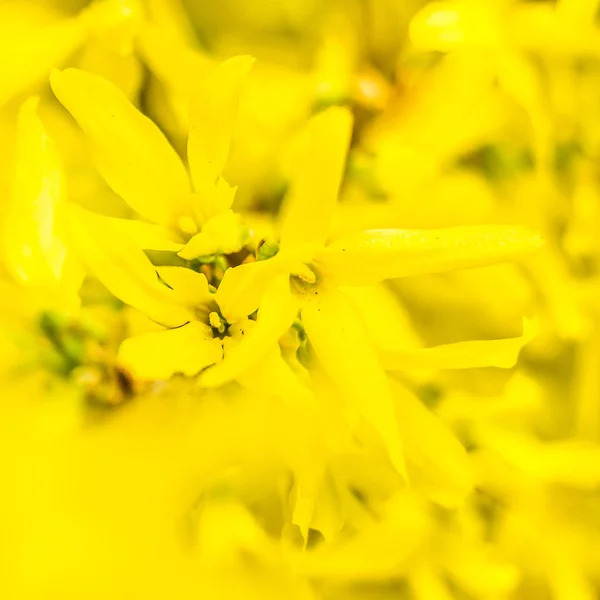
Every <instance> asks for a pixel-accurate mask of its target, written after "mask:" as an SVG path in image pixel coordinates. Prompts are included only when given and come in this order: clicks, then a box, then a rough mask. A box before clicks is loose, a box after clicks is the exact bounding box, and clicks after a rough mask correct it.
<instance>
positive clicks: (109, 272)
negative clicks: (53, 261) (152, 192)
mask: <svg viewBox="0 0 600 600" xmlns="http://www.w3.org/2000/svg"><path fill="white" fill-rule="evenodd" d="M68 217H69V234H70V238H71V240H72V242H73V246H74V249H75V250H76V251H77V252H78V253H79V256H80V257H81V259H82V261H83V262H84V263H85V264H86V266H87V267H88V268H89V269H90V271H91V272H92V273H93V274H94V275H95V276H96V277H97V278H98V279H99V280H100V281H101V282H102V283H103V284H104V285H105V286H106V287H107V288H108V290H109V291H110V292H111V293H112V294H114V295H115V296H116V297H117V298H119V299H120V300H122V301H123V302H125V303H126V304H129V305H131V306H133V307H135V308H139V309H140V310H141V311H143V312H145V313H146V314H147V315H148V316H149V317H150V318H152V319H153V320H156V321H157V322H159V323H162V324H163V325H171V326H179V325H182V324H183V323H186V322H188V321H190V320H192V319H193V314H192V313H191V312H190V311H189V310H187V309H185V308H183V307H181V306H178V304H177V298H176V297H175V295H174V294H173V292H172V290H170V289H169V288H168V287H167V286H165V285H163V284H162V283H160V281H159V279H158V276H157V273H156V270H155V268H154V266H153V265H152V263H151V262H150V261H149V260H148V258H147V257H146V255H145V254H144V253H143V252H142V250H140V248H139V247H138V246H136V245H135V244H134V243H133V242H132V241H131V240H130V239H129V238H128V237H127V236H124V235H122V231H121V230H120V229H119V227H118V226H117V227H115V226H114V223H113V219H111V218H110V217H102V216H100V215H95V214H93V213H90V212H88V211H85V210H83V209H82V208H79V207H77V206H71V207H70V210H69V214H68Z"/></svg>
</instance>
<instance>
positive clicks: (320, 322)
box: [302, 289, 406, 474]
mask: <svg viewBox="0 0 600 600" xmlns="http://www.w3.org/2000/svg"><path fill="white" fill-rule="evenodd" d="M302 323H303V325H304V328H305V329H306V333H307V334H308V337H309V339H310V342H311V344H312V345H313V347H314V349H315V352H316V354H317V357H318V358H319V360H320V361H321V363H322V364H323V367H324V369H325V371H326V372H327V373H328V374H329V376H330V377H331V379H332V380H333V381H334V383H335V384H336V385H337V386H338V387H339V388H340V389H341V390H342V392H343V394H344V395H345V396H346V397H347V398H348V399H349V400H350V401H351V402H352V403H353V404H354V405H355V406H356V407H357V408H358V410H359V411H360V412H361V413H362V415H363V416H364V417H365V418H366V419H367V421H369V423H370V424H371V425H372V426H373V427H374V428H375V429H376V430H377V431H378V433H379V435H380V436H381V438H382V440H383V442H384V443H385V445H386V447H387V450H388V452H389V455H390V458H391V460H392V462H393V463H394V465H395V467H396V469H397V470H398V471H399V472H400V473H401V474H405V473H406V467H405V464H404V453H403V450H402V441H401V439H400V433H399V430H398V424H397V423H396V416H395V412H394V400H393V397H392V394H391V391H390V387H389V383H388V378H387V376H386V374H385V372H384V370H383V368H382V366H381V364H380V362H379V359H378V357H377V354H376V353H375V350H374V348H373V347H372V343H371V340H370V339H369V334H368V332H367V331H366V328H365V326H364V324H363V323H362V321H361V319H360V314H359V313H358V311H357V310H356V308H355V307H354V306H353V305H352V303H351V301H350V299H349V298H348V297H347V296H345V295H344V294H343V293H342V292H340V291H338V290H335V289H330V290H320V291H319V292H318V294H317V295H313V296H312V297H310V296H307V297H306V300H305V302H304V304H303V306H302Z"/></svg>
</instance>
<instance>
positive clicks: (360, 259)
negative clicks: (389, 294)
mask: <svg viewBox="0 0 600 600" xmlns="http://www.w3.org/2000/svg"><path fill="white" fill-rule="evenodd" d="M541 244H542V240H541V238H540V236H539V235H538V234H537V233H534V232H532V231H530V230H528V229H526V228H523V227H510V226H503V225H485V226H483V225H482V226H472V227H452V228H448V229H431V230H408V229H374V230H371V231H361V232H358V233H354V234H350V235H347V236H345V237H343V238H340V239H338V240H336V241H335V242H334V243H333V244H331V245H329V246H327V247H326V248H325V249H324V250H322V251H321V252H319V253H318V255H317V256H315V263H316V264H317V265H319V266H320V267H321V268H322V269H323V270H324V271H326V272H327V273H328V274H330V275H331V276H332V277H335V279H336V280H337V281H338V282H339V283H340V284H345V285H367V284H369V283H377V282H378V281H382V280H383V279H393V278H395V277H410V276H413V275H423V274H426V273H444V272H447V271H456V270H458V269H469V268H473V267H482V266H486V265H493V264H497V263H501V262H506V261H510V260H516V259H518V258H520V257H522V256H524V255H526V254H528V253H530V252H533V251H534V250H537V249H538V248H540V246H541Z"/></svg>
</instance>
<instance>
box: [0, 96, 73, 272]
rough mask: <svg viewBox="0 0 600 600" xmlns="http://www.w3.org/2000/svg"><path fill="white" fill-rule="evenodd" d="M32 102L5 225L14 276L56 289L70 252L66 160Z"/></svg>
mask: <svg viewBox="0 0 600 600" xmlns="http://www.w3.org/2000/svg"><path fill="white" fill-rule="evenodd" d="M38 103H39V100H38V99H37V98H30V99H29V100H27V101H26V102H25V103H24V104H23V106H22V108H21V110H20V112H19V121H18V142H17V150H16V158H15V171H16V174H15V180H14V185H13V189H12V195H11V198H10V204H9V207H8V214H7V217H6V221H5V223H4V224H3V225H4V226H3V235H2V245H3V253H4V258H5V260H6V264H7V266H8V268H9V269H10V271H11V273H12V275H13V276H14V277H15V278H16V279H18V280H20V281H21V282H24V283H34V284H35V283H38V284H43V283H47V284H52V283H54V284H56V283H57V281H58V279H59V278H60V276H61V272H62V270H63V266H64V262H65V259H66V254H67V248H66V246H65V243H64V240H62V239H60V237H59V236H58V235H57V233H58V232H57V217H58V211H59V204H60V202H61V200H64V197H63V196H64V191H65V190H64V181H63V174H62V168H61V164H60V158H59V156H58V153H57V151H56V149H55V147H54V144H53V143H52V140H51V139H50V137H49V136H48V134H47V132H46V131H45V129H44V126H43V124H42V122H41V120H40V118H39V116H38V114H37V110H38Z"/></svg>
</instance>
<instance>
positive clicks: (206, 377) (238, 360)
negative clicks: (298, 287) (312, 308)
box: [200, 275, 299, 387]
mask: <svg viewBox="0 0 600 600" xmlns="http://www.w3.org/2000/svg"><path fill="white" fill-rule="evenodd" d="M298 308H299V302H298V300H297V299H296V298H295V297H294V296H293V295H292V293H291V291H290V284H289V278H288V276H287V275H280V276H279V277H277V278H276V279H275V280H274V281H273V282H272V283H271V284H270V285H269V287H268V288H267V289H266V290H265V293H264V295H263V298H262V302H261V306H260V308H259V310H258V318H257V320H256V324H255V325H254V327H252V328H251V329H250V330H249V331H245V330H244V329H245V327H244V328H243V329H242V330H241V335H242V336H243V338H242V339H241V340H239V342H238V343H237V344H235V345H232V346H231V347H230V348H226V351H225V356H224V358H223V362H221V363H219V364H218V365H215V366H214V367H213V368H212V369H208V370H207V371H206V372H205V373H203V374H202V376H201V377H200V384H201V385H204V386H206V387H217V386H219V385H223V384H224V383H225V382H227V381H231V380H233V379H236V378H237V377H238V376H240V375H242V374H243V373H244V372H245V371H247V370H249V369H250V368H251V367H253V366H254V365H255V364H257V363H259V362H260V361H262V360H263V359H264V357H265V356H266V355H267V354H268V353H269V351H270V350H271V349H272V347H273V345H274V344H276V343H277V340H279V338H280V337H281V336H282V335H283V334H284V333H285V332H286V331H287V330H288V329H289V328H290V327H291V325H292V323H293V322H294V319H295V318H296V316H297V314H298ZM248 324H249V323H248Z"/></svg>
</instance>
